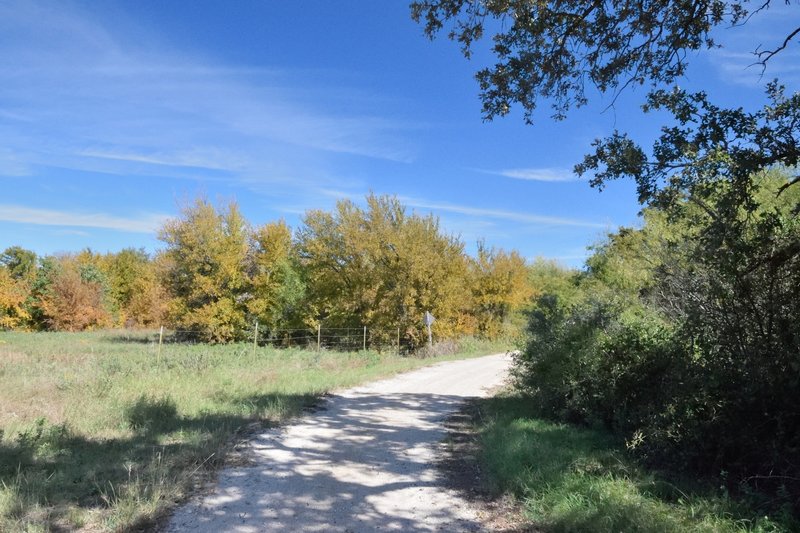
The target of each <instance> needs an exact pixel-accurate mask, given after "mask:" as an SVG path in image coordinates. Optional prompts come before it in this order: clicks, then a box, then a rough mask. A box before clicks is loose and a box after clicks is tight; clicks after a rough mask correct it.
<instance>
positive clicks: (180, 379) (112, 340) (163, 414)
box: [0, 331, 502, 531]
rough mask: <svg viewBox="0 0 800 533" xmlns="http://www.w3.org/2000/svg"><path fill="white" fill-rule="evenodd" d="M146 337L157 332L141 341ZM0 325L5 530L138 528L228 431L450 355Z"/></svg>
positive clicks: (195, 473) (215, 461)
mask: <svg viewBox="0 0 800 533" xmlns="http://www.w3.org/2000/svg"><path fill="white" fill-rule="evenodd" d="M149 338H152V336H151V337H149ZM495 351H502V348H500V347H498V346H492V345H489V344H485V343H479V342H477V341H470V342H463V343H462V344H461V350H460V351H459V353H458V354H455V355H450V356H441V357H435V358H428V359H418V358H413V357H399V356H395V355H387V354H378V353H374V352H361V353H336V352H327V351H323V352H313V351H302V350H275V349H270V348H261V347H259V348H258V349H257V350H256V351H255V352H254V351H253V346H252V345H251V344H230V345H217V346H211V345H181V344H174V345H171V344H167V345H165V346H164V348H163V350H162V353H161V355H160V357H157V347H156V346H155V345H153V343H152V342H151V341H149V340H148V337H146V336H145V335H143V334H138V335H137V334H129V333H127V332H113V331H112V332H97V333H75V334H66V333H36V334H33V333H27V334H26V333H0V531H48V530H54V529H55V530H58V529H69V530H73V529H81V528H85V529H87V530H91V531H96V530H112V531H114V530H116V531H120V530H135V529H137V528H146V527H147V526H148V525H151V524H152V523H153V521H154V520H156V519H158V518H159V516H161V515H162V514H163V513H164V511H165V510H166V509H168V508H170V507H171V506H173V505H174V504H175V503H176V502H178V501H180V500H182V499H183V498H185V496H186V495H187V494H188V493H189V492H190V491H191V490H192V488H193V487H195V486H196V485H197V484H198V483H201V482H202V481H203V480H204V478H207V477H208V476H209V475H210V474H212V473H213V472H214V470H215V469H216V468H218V467H219V466H220V465H221V464H223V463H224V461H225V457H226V452H227V451H228V450H230V449H231V445H232V443H233V442H235V440H236V435H237V432H239V433H238V434H241V432H242V431H243V428H248V427H250V428H251V429H252V427H253V424H257V425H259V426H260V425H270V424H277V423H279V422H281V421H282V420H285V419H286V418H287V417H291V416H294V415H297V414H298V413H300V412H302V410H303V409H304V408H307V407H309V406H312V405H313V404H314V403H315V402H316V401H317V400H318V399H319V397H320V396H321V395H322V394H324V393H326V392H327V391H330V390H332V389H336V388H341V387H349V386H352V385H355V384H358V383H361V382H364V381H367V380H370V379H374V378H377V377H381V376H386V375H390V374H392V373H396V372H400V371H404V370H409V369H412V368H415V367H419V366H423V365H426V364H430V363H433V362H436V361H442V360H446V359H455V358H463V357H467V356H470V355H481V354H486V353H492V352H495Z"/></svg>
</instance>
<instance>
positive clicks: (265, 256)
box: [248, 220, 305, 331]
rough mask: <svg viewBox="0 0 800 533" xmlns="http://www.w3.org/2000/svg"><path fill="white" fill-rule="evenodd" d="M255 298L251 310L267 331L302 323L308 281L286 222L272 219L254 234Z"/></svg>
mask: <svg viewBox="0 0 800 533" xmlns="http://www.w3.org/2000/svg"><path fill="white" fill-rule="evenodd" d="M252 240H253V244H252V251H251V254H252V262H253V267H252V268H253V272H252V273H251V279H252V292H253V298H252V299H251V300H250V301H249V304H248V310H249V312H250V313H251V314H252V315H253V316H255V317H256V318H257V319H258V321H259V323H260V324H263V325H264V326H265V328H266V329H267V330H273V331H274V330H278V329H291V328H294V327H297V326H301V325H302V319H303V318H305V317H304V316H303V309H302V307H303V300H304V298H305V284H304V282H303V280H302V278H301V273H300V269H299V265H298V264H297V255H296V253H295V250H294V244H293V242H292V230H291V229H290V228H289V226H287V225H286V223H285V222H284V221H282V220H281V221H278V222H271V223H268V224H265V225H264V226H262V227H260V228H258V229H257V230H256V232H255V234H254V235H253V238H252Z"/></svg>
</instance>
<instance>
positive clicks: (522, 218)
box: [400, 197, 609, 229]
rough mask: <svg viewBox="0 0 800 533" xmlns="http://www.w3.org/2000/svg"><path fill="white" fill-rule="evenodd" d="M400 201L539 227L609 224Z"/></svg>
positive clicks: (605, 225)
mask: <svg viewBox="0 0 800 533" xmlns="http://www.w3.org/2000/svg"><path fill="white" fill-rule="evenodd" d="M400 200H401V201H402V202H403V203H404V204H406V205H408V206H411V207H417V208H420V209H430V210H433V211H445V212H449V213H457V214H460V215H467V216H472V217H487V218H496V219H502V220H509V221H512V222H521V223H525V224H534V225H538V226H570V227H579V228H600V229H603V228H607V227H608V226H609V224H604V223H599V222H591V221H586V220H578V219H574V218H562V217H553V216H547V215H538V214H534V213H523V212H518V211H508V210H505V209H486V208H482V207H473V206H466V205H456V204H451V203H446V202H430V201H427V200H421V199H416V198H409V197H400Z"/></svg>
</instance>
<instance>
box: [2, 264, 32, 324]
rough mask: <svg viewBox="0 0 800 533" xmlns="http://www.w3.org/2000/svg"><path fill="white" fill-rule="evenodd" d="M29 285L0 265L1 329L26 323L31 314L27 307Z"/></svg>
mask: <svg viewBox="0 0 800 533" xmlns="http://www.w3.org/2000/svg"><path fill="white" fill-rule="evenodd" d="M27 294H28V287H27V284H26V283H25V281H24V280H17V279H14V278H13V277H12V276H11V273H10V272H9V271H8V269H6V268H2V267H0V329H14V328H19V327H22V326H24V325H25V323H26V322H27V320H28V319H30V315H29V314H28V311H27V310H26V309H25V307H24V304H25V298H26V297H27Z"/></svg>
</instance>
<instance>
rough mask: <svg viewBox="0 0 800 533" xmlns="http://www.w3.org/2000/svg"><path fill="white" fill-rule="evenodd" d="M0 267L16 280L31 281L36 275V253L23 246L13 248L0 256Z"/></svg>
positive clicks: (7, 249)
mask: <svg viewBox="0 0 800 533" xmlns="http://www.w3.org/2000/svg"><path fill="white" fill-rule="evenodd" d="M0 265H2V266H4V267H5V268H6V269H7V270H8V273H9V274H10V275H11V277H13V278H14V279H26V280H29V279H31V278H32V277H33V276H34V274H35V273H36V253H35V252H32V251H31V250H26V249H25V248H22V247H21V246H11V247H9V248H6V249H5V250H4V251H3V253H2V255H0Z"/></svg>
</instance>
